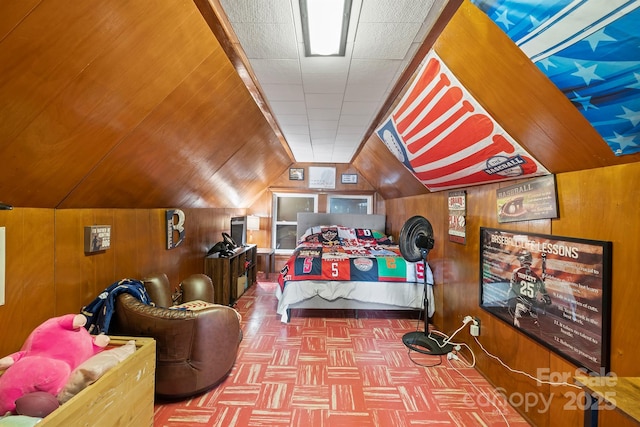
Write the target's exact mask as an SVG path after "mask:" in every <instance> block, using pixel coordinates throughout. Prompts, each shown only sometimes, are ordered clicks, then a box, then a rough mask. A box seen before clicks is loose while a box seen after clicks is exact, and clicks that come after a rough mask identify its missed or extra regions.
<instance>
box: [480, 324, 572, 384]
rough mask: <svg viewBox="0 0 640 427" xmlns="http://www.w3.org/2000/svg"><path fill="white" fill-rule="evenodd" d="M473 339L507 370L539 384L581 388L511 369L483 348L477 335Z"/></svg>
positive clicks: (485, 350)
mask: <svg viewBox="0 0 640 427" xmlns="http://www.w3.org/2000/svg"><path fill="white" fill-rule="evenodd" d="M473 339H474V340H475V341H476V343H477V344H478V346H480V349H481V350H482V351H484V352H485V353H486V354H487V356H489V357H491V358H492V359H495V360H497V361H498V363H500V364H501V365H502V366H503V367H505V368H506V369H507V370H509V371H511V372H513V373H516V374H520V375H524V376H525V377H527V378H530V379H532V380H534V381H536V382H537V383H540V384H548V385H552V386H561V385H565V386H569V387H574V388H577V389H580V390H582V387H580V386H579V385H576V384H571V383H568V382H566V381H562V382H554V381H545V380H541V379H540V378H536V377H534V376H533V375H531V374H529V373H528V372H525V371H521V370H519V369H513V368H511V367H510V366H509V365H507V364H506V363H504V362H503V361H502V360H501V359H500V358H499V357H498V356H495V355H493V354H491V353H489V351H487V349H486V348H484V346H483V345H482V344H481V343H480V341H479V340H478V337H473Z"/></svg>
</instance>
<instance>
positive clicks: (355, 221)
mask: <svg viewBox="0 0 640 427" xmlns="http://www.w3.org/2000/svg"><path fill="white" fill-rule="evenodd" d="M314 225H342V226H345V227H351V228H370V229H372V230H378V231H381V232H383V233H384V232H385V225H386V218H385V216H384V215H373V214H370V215H367V214H331V213H310V212H298V228H297V240H300V237H302V235H303V234H304V232H305V231H306V230H307V229H308V228H309V227H313V226H314Z"/></svg>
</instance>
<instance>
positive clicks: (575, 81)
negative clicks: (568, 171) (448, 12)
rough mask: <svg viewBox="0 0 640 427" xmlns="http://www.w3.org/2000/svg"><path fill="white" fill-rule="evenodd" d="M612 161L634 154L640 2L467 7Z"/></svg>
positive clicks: (513, 0)
mask: <svg viewBox="0 0 640 427" xmlns="http://www.w3.org/2000/svg"><path fill="white" fill-rule="evenodd" d="M471 2H472V3H473V4H475V5H476V6H477V7H479V8H480V9H481V10H482V11H483V12H485V13H486V14H487V15H488V16H489V17H490V18H491V19H492V20H493V21H494V22H495V23H496V24H497V25H498V26H500V28H502V30H504V32H505V33H507V35H508V36H509V37H510V38H511V40H513V41H514V43H515V44H516V45H517V46H519V47H520V49H521V50H522V51H523V52H524V53H525V54H527V56H528V57H529V58H530V59H531V61H533V63H534V64H536V65H537V66H538V68H539V69H540V70H541V71H542V72H543V73H544V74H545V75H546V76H547V77H549V79H550V80H551V81H552V82H553V83H554V84H555V85H556V86H557V87H558V88H559V89H560V90H561V91H562V92H563V93H564V94H565V96H566V97H567V98H568V99H569V100H570V101H571V102H572V103H573V105H575V106H576V108H578V109H579V110H580V112H581V113H582V114H583V115H584V117H585V118H586V119H587V120H588V121H589V122H590V123H591V125H592V126H593V127H594V128H595V129H596V130H597V131H598V132H599V133H600V135H601V136H602V138H603V139H604V140H605V141H606V142H607V144H608V145H609V147H610V148H611V150H612V151H613V152H614V153H615V155H617V156H621V155H624V154H632V153H637V152H640V30H639V28H640V0H538V1H530V0H471Z"/></svg>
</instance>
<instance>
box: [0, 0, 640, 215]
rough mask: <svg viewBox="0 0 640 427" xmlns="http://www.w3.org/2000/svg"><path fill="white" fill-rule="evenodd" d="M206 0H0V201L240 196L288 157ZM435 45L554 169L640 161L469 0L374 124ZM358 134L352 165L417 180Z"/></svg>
mask: <svg viewBox="0 0 640 427" xmlns="http://www.w3.org/2000/svg"><path fill="white" fill-rule="evenodd" d="M216 3H217V2H216V1H214V0H211V1H207V0H194V1H192V0H157V1H154V2H151V3H148V2H128V1H124V0H113V1H109V2H102V3H90V4H86V3H83V2H79V3H78V2H76V3H73V5H71V6H70V5H69V4H68V3H66V2H62V1H61V0H25V1H21V2H1V3H0V76H1V77H2V78H1V79H0V161H1V162H2V167H1V168H0V201H2V202H6V203H9V204H12V205H13V206H16V207H45V208H102V207H104V208H112V207H115V208H154V207H223V208H227V207H228V208H234V207H240V208H241V207H248V206H250V205H251V204H252V202H253V201H254V200H256V198H257V197H259V195H260V194H261V193H262V192H263V191H265V189H267V188H268V187H269V185H270V183H272V182H274V181H275V180H276V179H277V178H278V177H280V176H281V175H282V174H283V173H284V172H285V171H286V169H287V168H288V167H289V165H290V164H291V163H292V161H293V160H292V157H291V156H290V151H289V150H288V148H287V146H286V141H284V139H283V137H282V135H281V134H280V133H279V132H278V129H277V126H274V121H273V118H272V117H271V115H270V112H269V110H268V107H267V105H266V103H265V102H264V98H263V95H262V92H261V89H260V87H259V86H258V85H256V84H255V83H252V78H251V77H252V76H251V74H252V71H251V69H250V67H248V66H247V64H248V63H247V62H246V61H245V58H244V57H243V55H242V52H241V50H239V49H238V46H237V45H236V43H237V42H236V41H235V39H233V38H229V37H228V36H226V35H225V34H226V30H225V25H226V24H225V22H224V19H221V17H220V16H221V15H220V14H219V13H217V12H216V10H215V9H214V8H213V6H212V5H214V4H216ZM460 4H461V7H460V10H459V11H458V12H457V13H456V9H457V7H458V5H460ZM451 17H453V18H452V19H451V22H450V23H449V24H448V25H447V22H448V21H449V19H450V18H451ZM203 18H204V19H203ZM445 26H446V28H445ZM441 31H442V33H441V34H440V32H441ZM432 46H433V47H434V49H435V50H436V51H437V53H438V55H439V56H440V57H441V58H442V59H443V60H444V61H445V62H446V63H447V65H448V67H449V68H450V69H451V70H452V71H453V72H454V73H455V74H456V76H457V77H458V78H459V80H460V81H461V82H462V83H463V84H464V85H465V87H467V88H468V89H469V91H470V92H471V93H472V94H473V96H474V97H475V98H476V99H478V100H479V101H481V102H482V104H483V105H484V106H485V108H486V109H487V111H489V112H490V113H491V114H492V116H493V117H494V118H495V119H496V120H497V121H498V122H500V123H501V124H502V125H503V127H505V129H506V130H507V131H508V132H509V133H510V134H511V136H513V137H514V138H515V139H516V140H517V141H519V142H520V144H521V145H522V146H523V147H524V148H525V149H527V150H528V151H529V152H530V153H531V154H532V155H533V156H534V157H535V158H536V159H538V160H539V161H540V162H541V163H542V164H543V165H544V166H545V167H546V168H547V169H548V170H549V171H550V172H552V173H560V172H566V171H572V170H580V169H589V168H595V167H602V166H608V165H614V164H621V163H629V162H635V161H638V160H640V156H639V155H629V156H622V157H615V156H614V155H613V154H612V153H611V150H609V148H608V147H607V146H606V144H604V143H603V141H602V138H601V137H600V136H599V135H598V134H597V133H596V132H595V131H594V130H593V128H592V127H591V126H590V125H589V124H588V123H587V122H586V121H585V119H584V118H583V117H582V116H581V115H580V114H579V113H578V112H577V110H576V109H575V108H574V107H573V106H572V105H571V103H570V102H568V101H567V99H566V97H564V96H563V95H562V94H561V93H560V92H559V91H558V90H557V89H556V88H555V86H553V84H551V83H550V82H549V81H548V79H547V78H546V77H545V76H543V75H542V74H541V73H540V72H539V70H537V69H536V67H535V66H533V64H531V62H530V60H529V59H528V58H527V57H526V56H525V55H524V54H522V52H520V51H519V50H518V49H517V48H516V47H515V45H514V44H513V42H511V40H509V38H508V37H507V36H506V35H505V34H504V33H503V32H502V31H501V30H500V29H499V28H498V27H497V26H496V25H495V24H494V23H493V22H492V21H491V20H490V19H489V18H488V17H487V16H486V15H485V14H484V13H482V12H481V11H480V10H479V9H477V8H476V7H475V6H473V5H471V4H470V3H469V2H468V1H457V0H456V1H455V2H454V1H450V2H449V4H448V6H447V8H446V9H445V11H444V12H443V14H442V16H441V18H440V19H439V20H438V22H437V23H436V25H435V26H434V29H433V31H432V33H430V34H429V35H428V36H427V39H426V40H425V43H424V44H423V45H422V47H421V48H420V49H419V50H418V52H417V55H416V58H415V59H414V60H413V61H412V62H411V64H410V65H409V67H408V69H407V71H406V72H405V73H404V74H403V75H402V76H401V78H400V82H399V83H398V84H397V85H396V86H395V87H394V88H393V90H392V91H391V94H390V96H389V98H388V99H387V101H386V102H385V104H384V105H383V107H382V109H381V111H380V112H379V113H378V115H377V117H376V119H374V122H375V123H376V124H377V123H380V122H381V121H382V120H383V119H384V118H385V117H386V116H387V115H388V114H389V111H391V109H392V108H393V107H394V105H395V103H396V102H397V99H398V97H399V96H401V95H402V94H403V91H404V89H405V86H406V83H407V82H409V81H411V77H412V75H413V72H414V71H415V70H416V69H417V68H418V66H419V65H420V62H421V60H422V58H423V57H424V56H425V55H426V54H427V52H428V51H429V49H430V48H431V47H432ZM368 134H369V135H371V136H370V137H368V138H366V141H365V143H364V144H363V145H362V146H361V148H360V150H359V152H358V153H357V154H356V157H355V159H354V161H353V166H354V167H355V168H356V169H357V170H358V172H359V173H360V174H361V175H362V176H363V178H364V179H366V180H367V181H368V182H369V183H371V184H372V185H374V187H375V188H376V189H377V190H378V191H379V193H380V195H381V197H382V198H384V199H391V198H396V197H406V196H413V195H416V194H424V193H426V192H427V190H426V188H425V187H424V186H423V185H422V184H420V183H419V182H418V181H417V180H416V179H415V178H414V177H413V175H411V174H410V173H409V172H408V171H407V170H406V169H404V167H403V166H402V164H401V163H399V162H398V161H397V159H396V158H395V157H394V156H393V155H392V154H391V153H390V151H389V150H388V149H387V148H386V147H385V146H384V145H383V144H382V142H381V141H380V140H379V139H378V137H377V136H375V135H373V126H372V128H371V129H370V131H369V133H368Z"/></svg>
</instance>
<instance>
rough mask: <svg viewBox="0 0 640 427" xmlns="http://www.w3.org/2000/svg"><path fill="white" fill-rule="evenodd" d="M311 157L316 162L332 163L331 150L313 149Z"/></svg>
mask: <svg viewBox="0 0 640 427" xmlns="http://www.w3.org/2000/svg"><path fill="white" fill-rule="evenodd" d="M313 157H314V159H318V160H317V161H318V162H325V163H331V162H333V150H329V149H327V148H324V147H320V148H316V147H313ZM314 161H315V160H314Z"/></svg>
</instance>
